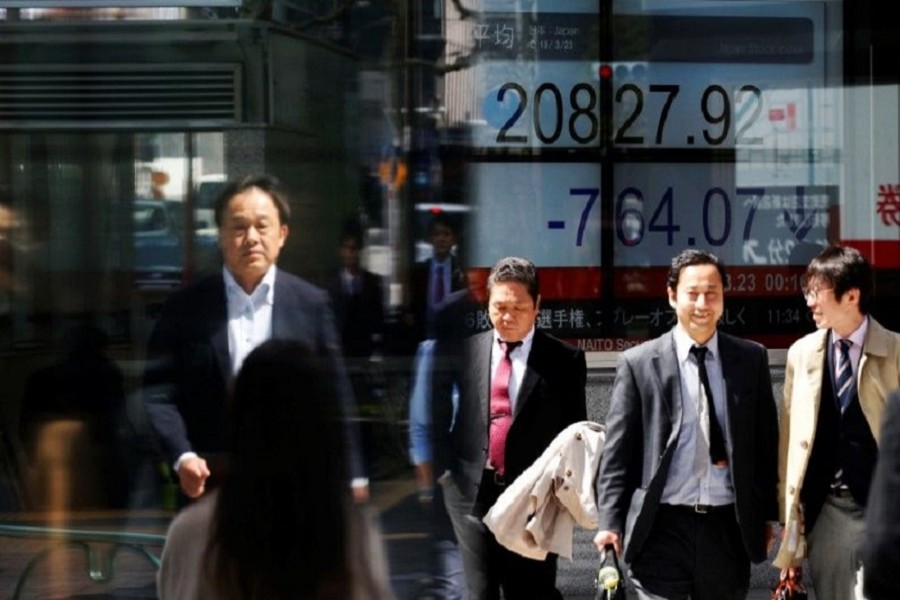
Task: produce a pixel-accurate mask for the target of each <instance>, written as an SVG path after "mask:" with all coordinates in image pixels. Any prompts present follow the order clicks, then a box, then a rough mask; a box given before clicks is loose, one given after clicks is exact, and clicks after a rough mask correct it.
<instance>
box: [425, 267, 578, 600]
mask: <svg viewBox="0 0 900 600" xmlns="http://www.w3.org/2000/svg"><path fill="white" fill-rule="evenodd" d="M488 294H489V301H488V314H489V316H490V319H491V323H492V324H493V325H494V330H492V331H487V332H484V333H480V334H475V335H472V336H470V337H467V338H465V339H463V340H460V342H459V343H457V344H446V345H444V346H443V349H442V350H441V351H439V352H438V353H437V356H436V357H435V360H436V361H437V363H438V366H437V371H436V376H435V379H434V385H435V390H434V394H435V396H434V401H433V434H434V449H435V456H434V465H435V467H434V468H435V472H436V473H438V474H440V477H439V479H438V481H439V483H440V485H441V486H442V489H443V492H444V499H445V503H446V506H447V511H448V513H449V514H450V517H451V520H452V522H453V529H454V531H455V532H456V537H457V539H458V541H459V544H460V548H461V550H462V554H463V566H464V569H465V574H466V584H467V586H468V588H469V595H470V597H471V598H473V599H482V598H497V597H499V593H500V589H501V588H502V590H503V594H504V596H505V597H506V598H510V599H512V600H517V599H520V598H529V599H531V598H536V599H540V598H561V597H562V596H561V595H560V594H559V591H558V590H557V589H556V559H557V557H556V555H555V554H551V555H549V556H548V557H547V558H546V560H532V559H529V558H525V557H523V556H520V555H518V554H515V553H514V552H511V551H509V550H507V549H506V548H505V547H503V546H501V545H500V544H498V543H497V540H496V539H495V538H494V536H493V534H492V533H490V531H489V530H488V529H487V528H486V527H485V525H484V523H483V522H482V521H481V519H482V518H483V517H484V516H485V514H486V513H487V511H488V509H490V507H491V506H492V505H493V504H494V502H495V501H496V499H497V498H498V497H499V496H500V494H501V493H502V491H503V490H504V489H505V487H506V485H507V483H511V482H512V481H514V480H515V479H516V477H518V476H519V475H520V474H521V473H522V472H523V471H525V469H527V468H528V467H529V466H530V465H531V464H532V463H533V462H534V461H535V460H537V459H538V458H539V457H540V456H541V454H542V453H543V452H544V450H545V449H546V448H547V447H548V446H549V445H550V443H551V442H552V441H553V440H554V438H555V437H556V436H557V435H558V434H559V433H560V432H561V431H562V430H564V429H565V428H566V427H567V426H568V425H570V424H572V423H575V422H577V421H583V420H585V419H586V418H587V416H586V415H587V408H586V405H585V384H586V378H587V368H586V363H585V357H584V353H583V352H582V351H580V350H578V349H577V348H574V347H573V346H571V345H569V344H567V343H565V342H562V341H561V340H558V339H556V338H554V337H552V336H550V335H548V334H546V333H544V332H542V331H539V330H537V329H536V328H535V321H536V319H537V315H538V313H539V310H540V295H539V285H538V276H537V270H536V268H535V266H534V264H533V263H531V261H528V260H526V259H522V258H515V257H508V258H504V259H501V260H500V261H498V262H497V264H496V265H494V267H493V269H492V270H491V274H490V276H489V277H488ZM455 385H456V386H458V389H459V402H458V409H457V411H456V413H455V414H454V411H453V402H452V396H453V388H454V386H455ZM451 423H452V428H451Z"/></svg>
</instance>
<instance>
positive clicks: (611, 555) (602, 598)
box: [594, 544, 625, 600]
mask: <svg viewBox="0 0 900 600" xmlns="http://www.w3.org/2000/svg"><path fill="white" fill-rule="evenodd" d="M595 585H596V586H597V595H596V596H594V600H625V578H624V577H622V569H620V568H619V557H618V556H616V550H615V548H613V546H612V545H611V544H607V546H606V547H604V548H603V552H601V553H600V569H599V570H598V571H597V581H596V582H595Z"/></svg>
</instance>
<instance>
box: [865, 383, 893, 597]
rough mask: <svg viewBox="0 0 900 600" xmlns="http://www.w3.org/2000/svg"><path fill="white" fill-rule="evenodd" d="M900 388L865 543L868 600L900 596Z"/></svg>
mask: <svg viewBox="0 0 900 600" xmlns="http://www.w3.org/2000/svg"><path fill="white" fill-rule="evenodd" d="M897 498H900V390H895V391H894V392H893V393H891V395H890V396H888V398H887V402H886V407H885V410H884V422H883V423H882V428H881V447H880V448H879V454H878V463H877V466H876V467H875V477H874V478H873V479H872V491H871V492H870V493H869V505H868V506H867V507H866V538H865V540H864V541H863V544H862V560H863V564H864V565H865V569H863V586H864V591H865V595H866V598H868V600H894V599H895V598H900V577H897V574H898V573H900V502H898V501H897Z"/></svg>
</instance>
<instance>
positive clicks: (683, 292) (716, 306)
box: [669, 265, 725, 344]
mask: <svg viewBox="0 0 900 600" xmlns="http://www.w3.org/2000/svg"><path fill="white" fill-rule="evenodd" d="M669 306H671V307H672V308H673V309H675V315H676V316H677V317H678V322H679V323H680V324H681V326H682V327H683V328H684V329H685V331H687V333H688V335H689V336H690V337H691V339H692V340H694V341H695V342H697V343H698V344H705V343H706V342H707V341H709V338H711V337H712V335H713V334H714V333H715V332H716V323H717V322H718V321H719V317H721V316H722V313H723V312H724V310H725V308H724V299H723V286H722V277H721V276H720V275H719V269H717V268H716V266H715V265H691V266H689V267H685V268H683V269H682V270H681V275H680V276H679V277H678V285H677V287H676V289H674V290H673V289H672V288H669Z"/></svg>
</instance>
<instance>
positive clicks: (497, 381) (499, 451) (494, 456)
mask: <svg viewBox="0 0 900 600" xmlns="http://www.w3.org/2000/svg"><path fill="white" fill-rule="evenodd" d="M521 344H522V342H504V341H500V349H501V350H503V358H501V359H500V364H499V365H498V366H497V372H496V373H494V376H493V377H492V378H491V415H490V416H491V427H490V438H489V442H488V446H489V452H490V453H489V455H488V456H489V458H490V464H491V466H492V467H494V469H495V470H496V471H497V474H498V475H503V474H504V472H505V470H506V463H505V455H506V434H507V433H509V425H510V423H512V410H511V406H512V405H511V402H510V399H509V378H510V375H512V359H510V357H509V353H510V352H512V351H513V350H514V349H515V348H517V347H518V346H520V345H521Z"/></svg>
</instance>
